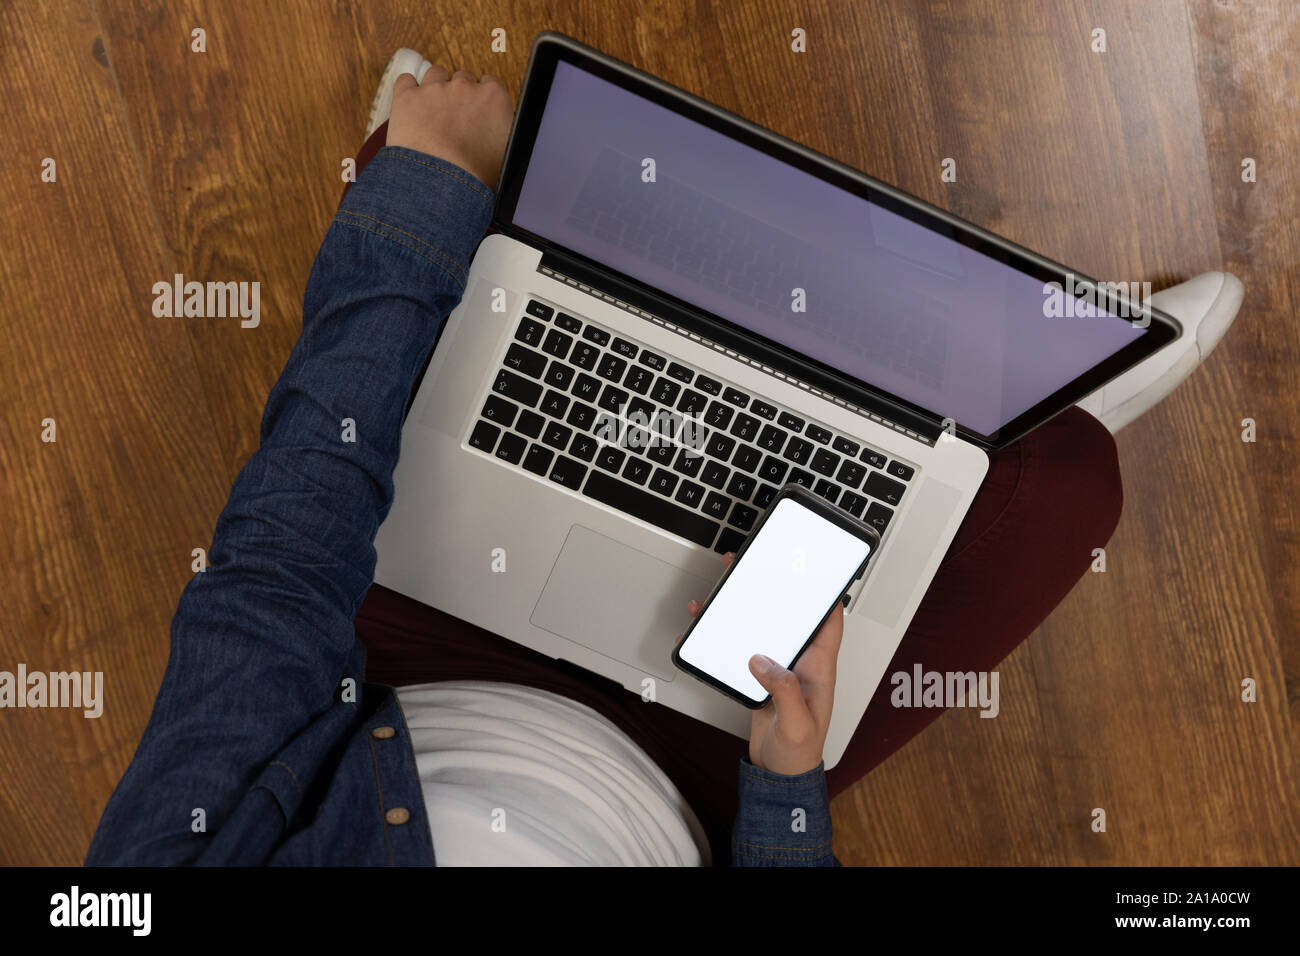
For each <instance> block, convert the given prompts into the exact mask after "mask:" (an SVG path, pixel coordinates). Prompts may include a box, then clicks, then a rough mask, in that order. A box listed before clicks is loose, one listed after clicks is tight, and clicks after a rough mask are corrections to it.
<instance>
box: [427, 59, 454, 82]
mask: <svg viewBox="0 0 1300 956" xmlns="http://www.w3.org/2000/svg"><path fill="white" fill-rule="evenodd" d="M449 79H451V74H449V73H448V72H447V68H446V67H445V66H443V65H441V64H440V63H435V64H434V65H433V66H431V67H429V68H428V69H427V70H425V71H424V81H423V82H425V83H430V82H437V83H446V82H447V81H448V80H449Z"/></svg>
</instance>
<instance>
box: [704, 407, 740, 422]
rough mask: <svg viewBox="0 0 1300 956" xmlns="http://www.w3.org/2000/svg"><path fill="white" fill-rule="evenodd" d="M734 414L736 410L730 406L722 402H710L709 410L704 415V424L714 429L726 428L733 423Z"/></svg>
mask: <svg viewBox="0 0 1300 956" xmlns="http://www.w3.org/2000/svg"><path fill="white" fill-rule="evenodd" d="M734 414H735V411H734V409H732V408H731V407H730V406H729V405H723V404H722V403H721V402H709V410H708V411H707V412H705V413H704V422H705V424H707V425H712V426H713V427H714V428H726V427H727V425H729V424H730V423H731V416H732V415H734Z"/></svg>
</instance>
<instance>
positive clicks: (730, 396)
mask: <svg viewBox="0 0 1300 956" xmlns="http://www.w3.org/2000/svg"><path fill="white" fill-rule="evenodd" d="M722 400H723V401H724V402H731V404H733V405H739V406H740V407H741V408H744V407H745V406H746V405H748V404H749V396H748V395H746V394H745V393H744V392H742V391H741V390H740V389H738V388H726V389H723V391H722Z"/></svg>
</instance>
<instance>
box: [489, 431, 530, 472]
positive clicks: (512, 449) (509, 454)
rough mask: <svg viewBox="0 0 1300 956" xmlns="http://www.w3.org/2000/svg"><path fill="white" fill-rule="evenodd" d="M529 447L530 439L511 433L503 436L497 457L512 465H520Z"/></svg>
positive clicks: (498, 446)
mask: <svg viewBox="0 0 1300 956" xmlns="http://www.w3.org/2000/svg"><path fill="white" fill-rule="evenodd" d="M527 447H528V439H526V438H523V437H522V436H520V435H515V434H513V433H511V432H506V433H505V434H504V435H502V436H501V444H499V445H497V452H496V454H497V457H498V458H500V459H501V460H502V461H508V462H510V464H512V465H517V464H519V462H520V460H521V459H522V458H523V457H524V449H525V448H527Z"/></svg>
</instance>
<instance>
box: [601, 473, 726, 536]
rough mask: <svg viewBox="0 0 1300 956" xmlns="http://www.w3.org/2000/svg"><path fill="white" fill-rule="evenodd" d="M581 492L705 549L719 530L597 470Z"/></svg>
mask: <svg viewBox="0 0 1300 956" xmlns="http://www.w3.org/2000/svg"><path fill="white" fill-rule="evenodd" d="M582 493H583V494H584V495H586V496H587V497H588V498H595V499H596V500H597V501H599V502H601V503H602V504H607V505H609V506H610V507H611V508H617V509H618V510H619V511H623V512H626V513H627V514H630V515H631V516H632V517H634V518H640V519H641V520H642V521H648V522H649V523H650V524H652V525H656V526H658V527H660V528H663V529H664V530H665V531H671V532H672V533H673V534H679V535H681V536H682V537H683V538H685V539H686V540H688V541H694V542H695V543H696V544H698V545H700V546H701V547H704V548H707V547H708V546H709V545H711V544H713V539H714V538H716V537H717V536H718V528H719V527H721V526H720V525H719V524H718V523H717V522H716V521H710V520H709V519H708V518H706V517H704V516H703V515H698V514H694V513H692V512H690V511H687V510H686V509H685V508H679V507H677V505H675V504H672V503H671V502H668V501H665V500H664V499H663V498H660V497H658V496H657V495H652V494H651V493H650V492H648V491H642V490H640V489H639V488H634V487H632V486H631V485H627V484H624V483H623V482H621V481H619V480H618V479H617V478H611V477H610V476H609V475H606V474H603V473H602V472H599V471H592V473H591V477H590V478H588V479H587V486H586V487H585V488H583V489H582Z"/></svg>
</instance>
